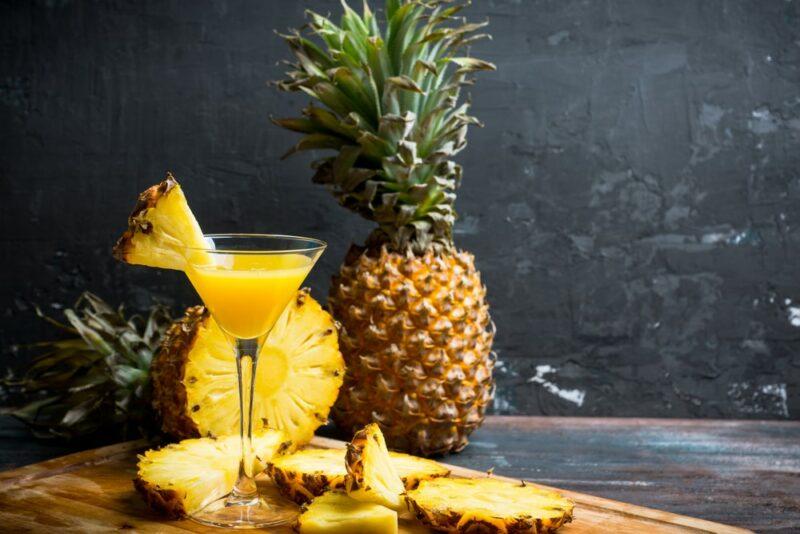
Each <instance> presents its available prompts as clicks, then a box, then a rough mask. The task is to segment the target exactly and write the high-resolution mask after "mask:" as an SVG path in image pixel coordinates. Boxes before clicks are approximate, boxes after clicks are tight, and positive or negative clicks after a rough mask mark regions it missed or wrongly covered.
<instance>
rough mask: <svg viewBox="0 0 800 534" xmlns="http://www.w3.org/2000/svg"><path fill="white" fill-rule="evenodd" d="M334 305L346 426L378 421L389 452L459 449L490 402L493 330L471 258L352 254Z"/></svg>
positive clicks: (337, 411) (337, 412)
mask: <svg viewBox="0 0 800 534" xmlns="http://www.w3.org/2000/svg"><path fill="white" fill-rule="evenodd" d="M328 302H329V306H330V308H331V310H332V313H333V315H334V317H335V318H336V319H337V320H338V321H339V322H340V323H341V326H342V328H341V330H340V346H341V350H342V354H343V355H344V358H345V362H346V365H347V371H346V373H345V380H344V385H343V387H342V389H341V390H340V393H339V398H338V400H337V403H336V405H335V406H334V409H333V412H332V413H333V418H334V420H335V422H336V424H337V426H339V427H340V428H342V429H343V430H345V431H350V432H355V431H356V430H357V429H358V428H360V427H362V426H364V425H366V424H368V423H370V422H373V421H375V422H377V423H379V424H380V426H381V429H382V430H383V432H384V435H385V436H386V440H387V443H388V444H389V446H390V447H391V448H392V449H398V450H403V451H406V452H409V453H412V454H420V455H423V456H430V455H439V454H445V453H448V452H456V451H460V450H461V449H463V448H464V447H465V446H466V445H467V443H468V439H467V437H468V436H469V434H470V433H471V432H472V431H473V430H475V429H476V428H477V427H478V426H480V424H481V422H482V421H483V418H484V414H485V411H486V407H487V405H488V403H489V402H490V401H491V399H492V397H493V395H494V381H493V379H492V369H493V367H494V355H493V353H492V351H491V347H492V341H493V337H494V327H493V324H492V322H491V318H490V316H489V307H488V304H487V302H486V289H485V287H484V286H483V285H482V284H481V280H480V273H479V272H478V271H477V270H476V268H475V263H474V258H473V256H472V255H471V254H469V253H467V252H462V251H452V252H443V253H440V254H436V253H435V252H433V251H429V252H427V253H425V254H423V255H413V254H400V253H395V252H389V251H388V250H387V249H386V248H382V249H380V251H379V252H371V251H369V250H362V249H360V248H358V247H353V248H351V250H350V252H349V253H348V258H347V259H346V260H345V263H344V264H343V265H342V267H341V270H340V272H339V274H338V275H337V276H335V277H334V278H333V282H332V286H331V291H330V295H329V297H328Z"/></svg>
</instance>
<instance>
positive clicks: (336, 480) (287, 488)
mask: <svg viewBox="0 0 800 534" xmlns="http://www.w3.org/2000/svg"><path fill="white" fill-rule="evenodd" d="M389 457H390V458H391V461H392V464H393V465H394V468H395V471H397V474H398V475H399V476H400V479H401V480H402V481H403V485H404V487H405V488H406V489H407V490H408V489H414V488H416V487H417V486H418V485H419V483H420V481H422V480H427V479H429V478H435V477H443V476H447V475H448V474H450V470H449V469H447V468H446V467H445V466H443V465H441V464H439V463H437V462H434V461H433V460H427V459H424V458H417V457H416V456H411V455H409V454H403V453H399V452H391V451H390V452H389ZM344 458H345V451H344V450H342V449H315V448H310V449H303V450H301V451H297V452H295V453H293V454H287V455H284V456H280V457H278V458H274V459H273V460H272V461H270V462H269V463H268V464H267V473H269V475H270V477H272V480H273V481H274V482H275V485H276V486H278V489H279V490H280V491H281V493H282V494H283V495H284V496H286V497H288V498H289V499H291V500H293V501H294V502H296V503H298V504H303V503H307V502H309V501H311V500H312V499H313V498H314V497H318V496H319V495H322V494H323V493H325V492H326V491H329V490H344V489H345V477H346V476H347V469H346V468H345V464H344Z"/></svg>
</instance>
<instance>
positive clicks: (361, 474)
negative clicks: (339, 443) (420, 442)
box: [344, 423, 405, 511]
mask: <svg viewBox="0 0 800 534" xmlns="http://www.w3.org/2000/svg"><path fill="white" fill-rule="evenodd" d="M344 464H345V467H346V468H347V476H346V477H345V489H346V490H347V494H348V495H350V496H351V497H353V498H354V499H356V500H359V501H364V502H373V503H376V504H380V505H382V506H386V507H387V508H391V509H392V510H397V511H402V510H404V509H405V505H404V502H403V493H405V486H403V481H402V480H401V479H400V475H398V474H397V470H396V469H395V468H394V465H393V464H392V460H391V458H390V456H389V451H388V449H387V448H386V441H385V440H384V439H383V434H382V433H381V430H380V428H379V427H378V425H377V424H375V423H371V424H369V425H367V426H366V427H364V428H362V429H361V430H359V431H358V432H356V433H355V435H354V436H353V440H352V441H351V442H350V443H348V444H347V452H346V454H345V457H344Z"/></svg>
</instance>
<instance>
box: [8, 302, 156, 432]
mask: <svg viewBox="0 0 800 534" xmlns="http://www.w3.org/2000/svg"><path fill="white" fill-rule="evenodd" d="M36 311H37V313H38V315H39V316H40V317H42V318H44V319H45V320H46V321H48V322H49V323H51V324H53V325H54V326H56V327H57V328H59V329H60V330H63V331H65V332H67V333H68V334H69V335H70V337H68V338H67V339H62V340H59V341H45V342H42V343H37V344H36V345H34V347H35V348H37V349H39V350H41V353H40V354H39V355H38V356H36V357H35V358H34V359H33V361H32V362H31V365H30V367H29V368H28V369H27V370H26V371H25V373H24V374H23V375H21V376H19V377H16V376H14V375H8V376H7V377H5V378H2V379H0V392H2V393H3V394H4V395H3V396H4V397H5V399H4V402H3V404H4V406H2V407H0V414H7V415H11V416H13V417H16V418H17V419H19V420H21V421H23V422H25V423H26V424H27V425H28V426H29V427H30V428H31V430H32V431H33V433H34V434H35V435H36V436H38V437H51V438H52V437H62V438H72V437H78V436H83V435H89V434H92V433H94V432H95V431H98V430H100V429H115V430H116V429H122V431H123V432H122V434H123V437H127V434H128V432H129V431H133V432H137V433H141V434H147V433H150V432H151V431H152V430H153V429H151V428H150V424H151V423H152V419H153V418H152V414H151V413H150V398H149V393H150V391H149V389H150V376H149V371H150V362H151V360H152V358H153V354H154V353H155V351H157V350H158V347H159V345H160V342H161V338H162V337H163V335H164V332H165V331H166V329H167V327H168V326H169V325H170V324H171V322H172V321H171V319H170V314H169V310H168V309H167V308H166V307H164V306H162V305H155V306H153V307H152V308H151V309H150V313H149V314H148V316H147V317H146V318H143V317H141V316H137V315H134V316H131V317H128V318H126V317H125V314H124V312H123V310H122V307H120V308H119V309H116V310H115V309H114V308H112V307H111V306H109V305H108V304H106V303H105V302H104V301H103V300H102V299H100V298H99V297H97V296H95V295H93V294H92V293H89V292H86V293H84V294H83V295H81V297H80V299H78V302H76V304H75V306H74V308H73V309H67V310H64V317H65V318H66V320H67V322H68V323H69V324H62V323H60V322H58V321H56V320H54V319H51V318H49V317H46V316H44V315H43V314H42V312H41V311H40V310H39V309H38V308H37V310H36Z"/></svg>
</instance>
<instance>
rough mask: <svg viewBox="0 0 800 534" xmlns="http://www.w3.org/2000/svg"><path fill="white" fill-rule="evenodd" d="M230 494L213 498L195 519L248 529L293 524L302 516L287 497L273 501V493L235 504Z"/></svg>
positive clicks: (212, 524)
mask: <svg viewBox="0 0 800 534" xmlns="http://www.w3.org/2000/svg"><path fill="white" fill-rule="evenodd" d="M228 497H229V495H226V496H225V497H222V498H220V499H217V500H216V501H212V502H211V503H210V504H208V505H207V506H206V507H205V508H203V509H202V510H200V511H199V512H197V513H196V514H194V515H193V516H192V517H191V518H192V520H194V521H197V522H198V523H202V524H203V525H209V526H212V527H223V528H238V529H245V528H264V527H277V526H283V525H289V524H291V523H293V522H294V520H295V519H296V518H297V515H298V510H297V508H295V507H293V506H287V503H286V500H284V499H281V501H277V502H273V499H272V498H271V497H270V496H269V495H267V496H264V495H261V496H257V497H255V498H254V499H252V500H251V501H249V502H236V503H234V504H231V503H229V502H228ZM278 499H280V497H278Z"/></svg>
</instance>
